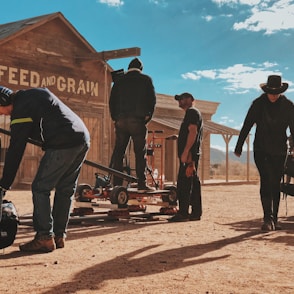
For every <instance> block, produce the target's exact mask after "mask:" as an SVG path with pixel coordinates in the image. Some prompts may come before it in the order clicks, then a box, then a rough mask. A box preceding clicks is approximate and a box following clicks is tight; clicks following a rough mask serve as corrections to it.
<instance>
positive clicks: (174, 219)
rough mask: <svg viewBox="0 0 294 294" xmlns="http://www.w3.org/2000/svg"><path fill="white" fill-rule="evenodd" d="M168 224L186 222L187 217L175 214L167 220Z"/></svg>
mask: <svg viewBox="0 0 294 294" xmlns="http://www.w3.org/2000/svg"><path fill="white" fill-rule="evenodd" d="M168 221H169V222H172V223H174V222H187V221H189V217H188V216H184V215H182V214H180V213H177V214H175V215H174V216H173V217H171V218H169V219H168Z"/></svg>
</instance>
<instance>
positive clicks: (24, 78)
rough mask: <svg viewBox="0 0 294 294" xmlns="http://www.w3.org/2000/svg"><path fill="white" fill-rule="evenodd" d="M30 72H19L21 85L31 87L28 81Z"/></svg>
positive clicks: (21, 70)
mask: <svg viewBox="0 0 294 294" xmlns="http://www.w3.org/2000/svg"><path fill="white" fill-rule="evenodd" d="M28 74H29V71H28V70H26V69H20V71H19V84H20V85H22V86H29V85H30V84H29V82H28V81H27V77H28Z"/></svg>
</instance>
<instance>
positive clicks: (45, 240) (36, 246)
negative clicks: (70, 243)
mask: <svg viewBox="0 0 294 294" xmlns="http://www.w3.org/2000/svg"><path fill="white" fill-rule="evenodd" d="M19 249H20V251H24V252H44V253H47V252H52V251H53V250H55V249H56V245H55V243H54V239H53V237H47V236H46V237H41V238H40V237H39V238H36V237H35V239H33V240H32V241H30V242H28V243H24V244H21V245H19Z"/></svg>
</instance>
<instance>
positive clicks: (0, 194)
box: [0, 186, 6, 198]
mask: <svg viewBox="0 0 294 294" xmlns="http://www.w3.org/2000/svg"><path fill="white" fill-rule="evenodd" d="M5 193H6V189H4V188H2V187H1V186H0V196H1V198H4V196H5Z"/></svg>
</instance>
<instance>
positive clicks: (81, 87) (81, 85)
mask: <svg viewBox="0 0 294 294" xmlns="http://www.w3.org/2000/svg"><path fill="white" fill-rule="evenodd" d="M77 94H86V88H85V83H84V81H83V80H80V82H79V87H78V89H77Z"/></svg>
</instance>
